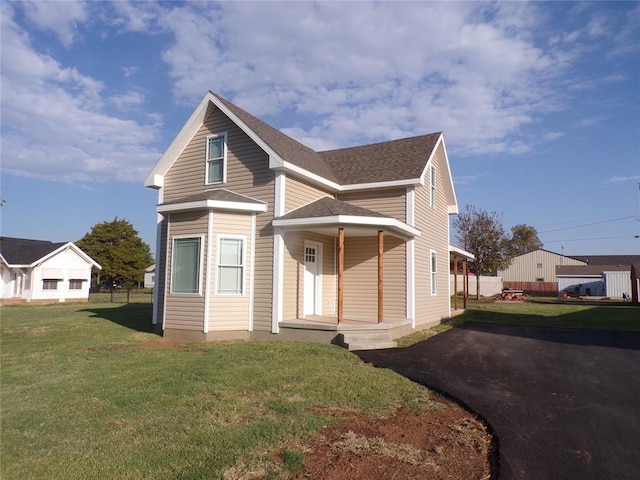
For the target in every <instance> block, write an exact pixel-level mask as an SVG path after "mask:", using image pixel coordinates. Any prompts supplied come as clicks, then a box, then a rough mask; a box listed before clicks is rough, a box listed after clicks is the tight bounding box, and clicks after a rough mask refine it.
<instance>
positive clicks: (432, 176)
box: [429, 165, 436, 208]
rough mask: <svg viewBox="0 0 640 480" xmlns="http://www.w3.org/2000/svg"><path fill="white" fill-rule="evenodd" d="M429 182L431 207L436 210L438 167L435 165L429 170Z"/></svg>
mask: <svg viewBox="0 0 640 480" xmlns="http://www.w3.org/2000/svg"><path fill="white" fill-rule="evenodd" d="M429 182H430V185H431V192H430V193H431V198H430V205H431V208H436V167H434V166H433V165H431V168H429Z"/></svg>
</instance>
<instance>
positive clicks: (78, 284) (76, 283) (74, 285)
mask: <svg viewBox="0 0 640 480" xmlns="http://www.w3.org/2000/svg"><path fill="white" fill-rule="evenodd" d="M83 281H84V280H69V290H82V282H83Z"/></svg>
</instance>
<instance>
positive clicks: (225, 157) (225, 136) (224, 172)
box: [204, 132, 227, 185]
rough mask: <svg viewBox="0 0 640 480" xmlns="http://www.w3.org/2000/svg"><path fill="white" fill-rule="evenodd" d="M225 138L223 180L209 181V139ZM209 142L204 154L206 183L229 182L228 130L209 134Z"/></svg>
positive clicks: (218, 183)
mask: <svg viewBox="0 0 640 480" xmlns="http://www.w3.org/2000/svg"><path fill="white" fill-rule="evenodd" d="M220 137H222V138H223V139H224V145H223V148H222V180H221V181H219V182H209V140H211V139H212V138H220ZM206 141H207V144H206V148H205V156H204V184H205V185H220V184H223V183H227V132H224V133H220V134H217V135H208V136H207V140H206Z"/></svg>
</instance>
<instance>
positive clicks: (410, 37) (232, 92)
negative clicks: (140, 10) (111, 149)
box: [160, 2, 558, 154]
mask: <svg viewBox="0 0 640 480" xmlns="http://www.w3.org/2000/svg"><path fill="white" fill-rule="evenodd" d="M275 5H278V6H282V5H281V4H277V3H276V4H274V3H270V2H267V3H244V2H235V3H224V4H221V5H219V6H218V7H217V8H216V9H211V8H203V7H202V6H201V5H198V6H196V7H192V6H188V7H184V8H182V7H180V8H173V9H172V10H171V12H170V13H169V14H167V15H166V16H165V17H164V18H163V19H161V20H160V23H161V24H162V25H163V26H164V28H166V29H168V30H169V31H171V32H173V35H174V36H175V42H174V44H173V45H171V46H170V47H169V48H167V49H165V51H164V52H163V59H164V60H165V62H167V64H168V66H169V68H170V71H171V75H172V77H173V78H174V92H173V93H174V96H175V98H176V99H177V100H178V101H179V102H181V103H183V102H184V103H189V104H193V103H194V102H195V101H197V99H198V98H200V97H201V95H202V94H203V92H205V91H206V90H209V89H210V90H213V91H215V92H218V93H221V94H223V95H225V96H227V97H229V99H230V100H232V101H234V102H236V103H237V104H239V105H240V106H242V107H244V108H246V109H247V110H248V111H250V112H251V113H254V114H255V115H257V116H262V117H264V116H274V117H275V116H277V115H278V114H281V113H283V112H288V111H291V110H295V111H296V112H297V113H298V114H299V115H300V116H301V117H302V118H303V119H304V118H306V117H310V118H314V119H315V121H314V123H313V125H295V126H293V125H289V126H286V127H287V131H288V132H289V133H293V132H295V135H296V138H298V139H299V140H304V141H305V142H307V143H308V144H309V145H312V146H318V145H324V146H327V145H331V146H345V145H350V144H354V143H359V142H367V141H377V140H385V139H389V138H397V137H400V136H407V135H417V134H422V133H427V132H431V131H438V130H444V131H445V135H446V136H447V139H448V140H449V143H450V144H451V145H454V146H455V147H456V148H457V149H458V150H459V152H460V153H468V154H471V153H493V152H497V153H499V152H516V151H522V150H523V147H522V145H520V144H517V143H516V142H514V141H513V140H507V139H506V137H507V136H510V135H517V134H518V132H520V131H521V130H522V129H523V128H525V127H527V126H528V125H530V124H532V123H533V121H534V117H535V116H536V115H537V114H539V112H541V111H544V109H545V108H548V107H545V105H543V104H541V103H542V102H544V101H546V100H548V99H549V97H550V94H549V92H548V91H547V89H546V78H545V77H548V76H551V75H553V71H554V69H556V68H557V67H558V60H557V59H555V58H554V57H553V56H550V55H547V54H546V53H545V52H544V51H542V50H541V49H540V48H539V47H537V46H536V44H535V43H534V42H533V41H532V40H531V38H530V37H531V35H530V34H529V32H528V31H527V30H526V28H531V25H532V24H534V23H535V17H536V9H535V8H533V7H530V6H529V5H526V4H525V5H520V4H518V5H512V4H475V3H448V4H444V3H411V4H396V3H384V2H383V3H332V2H327V3H306V2H305V3H302V2H301V3H287V7H286V9H284V8H274V6H275ZM247 31H250V32H251V35H246V32H247ZM436 39H437V40H436ZM550 103H552V102H550ZM296 121H300V120H299V119H297V120H296ZM282 126H285V125H282Z"/></svg>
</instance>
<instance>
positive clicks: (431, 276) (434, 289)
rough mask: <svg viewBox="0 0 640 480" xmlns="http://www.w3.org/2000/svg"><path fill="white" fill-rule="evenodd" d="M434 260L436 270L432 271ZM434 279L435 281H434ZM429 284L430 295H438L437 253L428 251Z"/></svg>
mask: <svg viewBox="0 0 640 480" xmlns="http://www.w3.org/2000/svg"><path fill="white" fill-rule="evenodd" d="M434 258H435V264H436V268H435V271H434V269H433V263H434V261H433V260H434ZM434 279H435V280H434ZM429 283H430V285H431V295H432V296H435V295H437V294H438V252H436V251H435V250H429Z"/></svg>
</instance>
